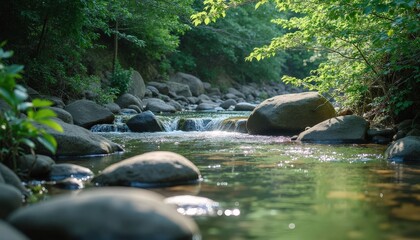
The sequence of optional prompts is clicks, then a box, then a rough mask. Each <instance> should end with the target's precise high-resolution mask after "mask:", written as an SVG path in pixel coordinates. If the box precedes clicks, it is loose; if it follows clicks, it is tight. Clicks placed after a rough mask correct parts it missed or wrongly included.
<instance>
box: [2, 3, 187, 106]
mask: <svg viewBox="0 0 420 240" xmlns="http://www.w3.org/2000/svg"><path fill="white" fill-rule="evenodd" d="M191 13H192V8H191V0H187V1H185V0H176V1H172V2H168V1H166V0H150V1H149V0H148V1H136V0H45V1H32V0H4V1H3V2H2V7H1V8H0V32H1V33H2V36H1V37H2V38H3V39H5V40H7V41H9V42H10V43H11V44H10V47H11V48H12V49H14V50H15V52H16V53H17V54H16V56H15V59H16V61H18V62H22V63H23V64H24V65H25V66H26V71H25V73H24V75H25V78H24V79H25V81H26V84H28V85H29V86H33V87H35V88H36V89H37V90H41V92H43V93H48V94H53V95H56V96H59V97H63V98H64V100H66V99H71V98H74V97H78V95H80V94H81V93H80V92H79V93H78V92H77V88H75V87H76V85H75V84H73V82H74V80H75V79H76V80H77V79H87V78H88V76H89V75H90V74H91V72H92V70H91V69H89V68H88V67H87V66H89V65H88V63H87V62H86V61H84V60H85V59H86V55H87V54H89V50H90V49H92V48H96V47H99V46H102V47H107V48H109V49H110V50H113V51H115V53H117V52H118V49H117V48H116V47H114V46H112V44H110V43H111V41H113V39H112V38H114V36H116V37H117V40H118V41H119V43H118V44H117V47H118V45H119V46H120V47H121V48H123V49H125V50H126V51H127V52H130V54H127V56H129V58H130V59H128V60H127V61H129V62H130V64H132V66H135V65H140V64H141V65H142V66H143V65H146V66H147V65H151V64H155V65H159V63H160V61H161V60H162V59H164V56H165V55H166V54H167V53H169V52H172V51H174V50H175V49H176V47H177V46H178V44H179V39H178V38H179V35H180V34H182V33H184V32H185V31H186V30H187V29H189V26H188V25H187V24H185V22H186V21H187V20H188V17H189V15H190V14H191ZM115 55H116V54H115ZM107 70H108V71H109V70H111V69H101V70H99V71H107ZM72 81H73V82H72ZM74 94H75V95H74Z"/></svg>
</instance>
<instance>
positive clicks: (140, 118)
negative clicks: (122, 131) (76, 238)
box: [126, 111, 164, 132]
mask: <svg viewBox="0 0 420 240" xmlns="http://www.w3.org/2000/svg"><path fill="white" fill-rule="evenodd" d="M126 124H127V126H128V128H129V129H130V130H131V131H133V132H162V131H163V130H164V128H163V126H162V123H161V122H160V121H159V119H157V118H156V116H155V115H154V114H153V113H152V112H151V111H146V112H142V113H140V114H137V115H135V116H134V117H132V118H130V119H129V120H128V121H127V122H126Z"/></svg>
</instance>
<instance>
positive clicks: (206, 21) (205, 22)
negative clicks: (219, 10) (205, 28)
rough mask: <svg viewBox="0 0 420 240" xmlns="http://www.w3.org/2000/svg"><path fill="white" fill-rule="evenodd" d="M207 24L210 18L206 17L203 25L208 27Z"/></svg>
mask: <svg viewBox="0 0 420 240" xmlns="http://www.w3.org/2000/svg"><path fill="white" fill-rule="evenodd" d="M209 23H210V18H209V17H206V18H205V19H204V24H206V25H209Z"/></svg>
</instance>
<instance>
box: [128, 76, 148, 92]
mask: <svg viewBox="0 0 420 240" xmlns="http://www.w3.org/2000/svg"><path fill="white" fill-rule="evenodd" d="M127 93H130V94H132V95H134V96H136V97H138V98H139V99H142V98H144V95H145V93H146V85H145V84H144V80H143V78H142V77H141V75H140V73H139V72H137V71H133V72H132V74H131V83H130V85H129V86H128V91H127Z"/></svg>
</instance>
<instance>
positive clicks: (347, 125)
mask: <svg viewBox="0 0 420 240" xmlns="http://www.w3.org/2000/svg"><path fill="white" fill-rule="evenodd" d="M368 128H369V123H368V122H367V121H366V120H365V119H364V118H363V117H359V116H355V115H346V116H340V117H335V118H331V119H328V120H325V121H323V122H321V123H318V124H317V125H315V126H313V127H311V128H309V129H308V130H306V131H304V132H302V133H300V134H299V137H298V139H297V140H298V141H302V142H320V143H363V142H365V141H366V132H367V130H368Z"/></svg>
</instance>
